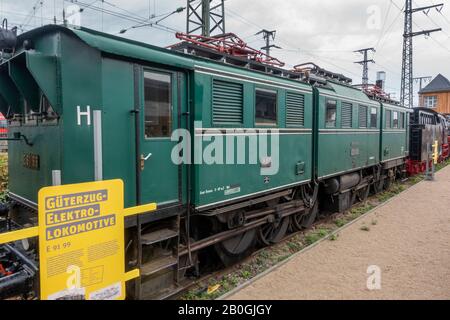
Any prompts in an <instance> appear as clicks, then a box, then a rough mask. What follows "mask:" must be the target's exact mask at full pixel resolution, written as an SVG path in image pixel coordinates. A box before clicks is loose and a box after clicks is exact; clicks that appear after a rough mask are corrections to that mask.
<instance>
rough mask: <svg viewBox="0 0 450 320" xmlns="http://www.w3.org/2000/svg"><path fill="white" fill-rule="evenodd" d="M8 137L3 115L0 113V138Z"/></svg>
mask: <svg viewBox="0 0 450 320" xmlns="http://www.w3.org/2000/svg"><path fill="white" fill-rule="evenodd" d="M7 135H8V127H7V122H6V119H5V117H4V116H3V114H1V113H0V137H6V136H7Z"/></svg>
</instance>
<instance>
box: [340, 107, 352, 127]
mask: <svg viewBox="0 0 450 320" xmlns="http://www.w3.org/2000/svg"><path fill="white" fill-rule="evenodd" d="M341 119H342V123H341V127H342V128H351V127H352V122H353V105H352V104H351V103H348V102H342V115H341Z"/></svg>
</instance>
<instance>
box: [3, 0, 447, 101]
mask: <svg viewBox="0 0 450 320" xmlns="http://www.w3.org/2000/svg"><path fill="white" fill-rule="evenodd" d="M39 2H40V1H36V0H22V1H16V0H3V1H2V2H1V8H0V11H1V13H0V14H1V16H2V17H7V18H8V19H9V21H10V24H12V25H14V24H15V25H18V24H24V23H25V22H26V25H24V26H23V28H25V29H30V28H33V27H36V26H39V25H40V24H41V15H42V22H43V23H44V24H46V23H51V22H52V19H53V17H54V16H56V17H57V18H58V20H61V19H62V6H63V2H64V3H65V4H66V5H69V4H70V1H62V0H56V1H54V0H46V1H43V3H44V4H43V8H42V9H41V8H38V9H37V10H36V12H34V13H33V10H32V8H33V6H34V5H35V4H36V3H37V4H38V3H39ZM74 2H78V3H80V4H87V5H89V4H91V3H94V0H82V1H74ZM414 2H415V5H416V6H424V5H429V4H430V1H429V0H416V1H414ZM55 4H56V6H55ZM403 4H404V1H403V0H393V2H391V1H390V0H369V1H361V0H283V1H279V0H246V1H242V0H226V2H225V6H226V12H227V16H226V28H227V31H229V32H235V33H237V34H238V35H240V36H242V37H244V39H245V40H246V41H248V43H249V44H250V45H251V46H253V47H255V48H259V47H262V46H263V45H264V43H263V41H262V39H261V38H260V36H256V35H255V33H257V32H258V31H259V30H260V29H262V28H265V29H273V30H277V37H276V39H275V43H276V44H277V45H279V46H281V47H282V48H283V49H282V50H276V51H273V54H274V55H276V56H277V57H279V58H280V59H282V60H283V61H285V62H286V63H287V65H288V66H292V65H294V64H297V63H302V62H307V61H313V62H316V63H317V64H319V65H321V66H323V67H325V68H327V69H330V70H332V71H335V72H339V73H344V74H346V75H347V76H349V77H351V78H353V79H354V82H355V83H360V82H361V74H362V70H361V66H359V65H356V64H354V63H353V62H354V61H357V60H360V59H361V56H360V55H358V54H356V53H354V52H353V51H354V50H357V49H361V48H366V47H372V46H376V47H377V52H376V53H375V54H374V56H373V58H374V59H375V61H376V64H375V65H370V80H371V82H374V81H375V75H376V72H377V71H381V70H383V71H386V72H387V74H388V76H387V87H388V88H387V91H389V92H395V93H396V94H397V97H399V88H400V74H401V59H402V40H403V36H402V34H403V14H402V13H401V12H400V9H401V8H402V6H403ZM185 5H186V1H185V0H150V1H148V0H107V1H105V2H104V3H103V8H104V9H106V10H110V11H112V12H116V13H118V14H122V15H123V16H122V17H121V18H119V17H115V16H111V15H109V14H103V15H102V14H101V13H99V12H98V11H95V10H93V9H92V8H90V9H89V8H88V9H85V11H84V12H83V16H82V22H83V25H84V26H86V27H89V28H93V29H97V30H103V31H105V32H108V33H113V34H117V33H118V32H119V31H120V30H121V29H123V28H129V27H131V26H133V25H135V24H137V23H136V21H130V20H136V19H138V20H139V19H145V18H148V17H149V15H151V14H156V15H160V14H164V13H169V12H171V11H173V10H175V9H176V8H178V7H182V6H185ZM38 7H39V5H38ZM93 7H102V2H101V1H96V2H95V3H94V4H93ZM124 16H126V17H128V18H131V19H129V20H127V19H126V18H125V17H124ZM449 20H450V6H445V7H444V9H443V11H442V14H440V13H438V12H436V11H435V10H432V11H430V13H429V14H428V16H426V15H424V14H422V13H416V14H415V16H414V21H415V25H414V29H415V30H417V31H420V30H423V29H433V28H436V27H437V26H440V27H442V28H443V29H444V31H443V32H442V33H439V34H438V33H436V34H433V35H432V38H429V39H425V38H424V37H422V36H421V37H417V38H414V48H415V52H414V54H415V55H414V68H415V70H414V75H415V76H426V75H431V76H435V75H437V74H438V73H443V74H444V75H447V76H449V77H450V67H448V61H449V57H450V21H449ZM185 21H186V13H185V12H184V13H181V14H180V13H179V14H174V15H173V16H171V17H169V18H167V19H166V20H164V22H161V24H163V25H167V26H170V27H171V28H174V29H176V30H180V31H184V29H185V26H186V22H185ZM124 36H126V37H128V38H132V39H134V40H139V41H143V42H148V43H152V44H155V45H159V46H167V45H170V44H173V43H175V42H176V41H177V40H176V39H175V37H174V35H173V33H170V32H167V31H163V30H157V29H154V28H137V29H130V30H129V31H128V32H127V33H126V34H125V35H124ZM416 90H418V88H416Z"/></svg>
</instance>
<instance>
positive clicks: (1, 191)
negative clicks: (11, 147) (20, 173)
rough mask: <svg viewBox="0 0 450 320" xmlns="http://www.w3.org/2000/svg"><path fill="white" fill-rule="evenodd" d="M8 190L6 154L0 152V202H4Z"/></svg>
mask: <svg viewBox="0 0 450 320" xmlns="http://www.w3.org/2000/svg"><path fill="white" fill-rule="evenodd" d="M7 190H8V155H7V154H5V153H0V202H4V201H5V198H6V192H7Z"/></svg>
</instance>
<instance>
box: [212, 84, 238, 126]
mask: <svg viewBox="0 0 450 320" xmlns="http://www.w3.org/2000/svg"><path fill="white" fill-rule="evenodd" d="M213 122H214V124H227V125H239V124H243V86H242V84H239V83H233V82H226V81H221V80H214V82H213Z"/></svg>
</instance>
